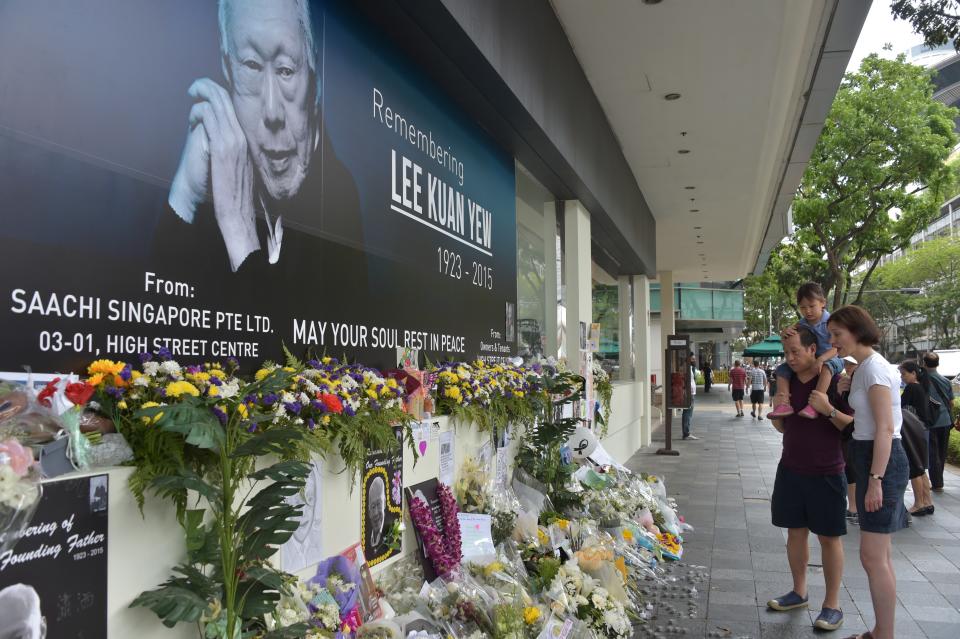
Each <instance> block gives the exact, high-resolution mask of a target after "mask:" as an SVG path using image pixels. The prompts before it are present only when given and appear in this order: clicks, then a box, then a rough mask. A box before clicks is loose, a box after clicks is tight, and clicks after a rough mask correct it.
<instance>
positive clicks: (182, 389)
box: [167, 381, 200, 397]
mask: <svg viewBox="0 0 960 639" xmlns="http://www.w3.org/2000/svg"><path fill="white" fill-rule="evenodd" d="M184 394H186V395H192V396H193V397H199V396H200V390H199V389H197V387H196V386H194V385H193V384H191V383H190V382H184V381H179V382H170V383H169V384H167V397H180V396H181V395H184Z"/></svg>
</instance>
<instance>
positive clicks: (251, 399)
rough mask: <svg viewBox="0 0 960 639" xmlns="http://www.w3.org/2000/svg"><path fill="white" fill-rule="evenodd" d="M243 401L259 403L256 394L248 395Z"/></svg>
mask: <svg viewBox="0 0 960 639" xmlns="http://www.w3.org/2000/svg"><path fill="white" fill-rule="evenodd" d="M243 403H244V404H256V403H257V396H256V395H253V394H251V395H247V396H246V397H244V398H243Z"/></svg>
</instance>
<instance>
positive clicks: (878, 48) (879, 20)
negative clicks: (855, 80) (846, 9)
mask: <svg viewBox="0 0 960 639" xmlns="http://www.w3.org/2000/svg"><path fill="white" fill-rule="evenodd" d="M887 42H889V43H890V44H892V45H893V50H892V51H884V50H883V45H884V44H885V43H887ZM921 42H923V37H922V36H919V35H917V34H915V33H914V32H913V28H912V27H911V26H910V23H909V22H906V21H905V20H894V19H893V16H892V15H890V0H873V5H872V6H871V7H870V13H868V14H867V21H866V22H865V23H864V25H863V30H862V31H861V32H860V37H859V38H858V39H857V45H856V46H855V47H854V49H853V55H852V56H851V57H850V64H848V65H847V71H854V70H856V69H857V68H858V67H859V66H860V61H861V60H863V59H864V58H865V57H867V56H868V55H870V54H871V53H877V54H879V55H880V57H882V58H891V59H892V58H895V57H897V55H898V54H900V53H903V52H905V51H906V50H907V49H909V48H910V47H912V46H913V45H916V44H920V43H921Z"/></svg>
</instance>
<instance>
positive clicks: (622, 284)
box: [617, 275, 634, 381]
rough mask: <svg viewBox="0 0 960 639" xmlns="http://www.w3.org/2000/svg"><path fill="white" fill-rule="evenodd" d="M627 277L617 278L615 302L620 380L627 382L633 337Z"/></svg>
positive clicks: (631, 300) (631, 358)
mask: <svg viewBox="0 0 960 639" xmlns="http://www.w3.org/2000/svg"><path fill="white" fill-rule="evenodd" d="M630 278H631V276H629V275H621V276H619V277H618V278H617V286H618V289H619V290H618V291H617V293H618V295H617V301H618V302H619V308H618V309H617V310H618V312H619V314H620V344H619V347H620V380H621V381H629V380H631V379H633V367H634V364H633V335H632V333H631V331H632V326H631V325H630V315H631V313H630V310H631V309H632V308H633V296H632V294H631V292H630Z"/></svg>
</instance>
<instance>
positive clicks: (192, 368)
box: [187, 366, 203, 375]
mask: <svg viewBox="0 0 960 639" xmlns="http://www.w3.org/2000/svg"><path fill="white" fill-rule="evenodd" d="M202 370H203V369H202V368H200V367H199V366H187V372H188V373H191V374H193V375H196V374H197V373H199V372H200V371H202Z"/></svg>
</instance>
